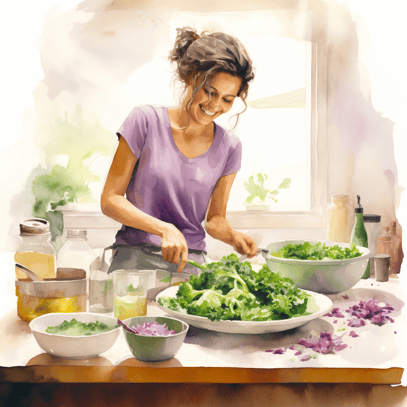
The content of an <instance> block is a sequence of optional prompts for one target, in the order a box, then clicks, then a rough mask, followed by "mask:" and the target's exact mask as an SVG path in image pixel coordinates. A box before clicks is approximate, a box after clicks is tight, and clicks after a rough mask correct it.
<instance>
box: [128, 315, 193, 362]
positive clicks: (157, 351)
mask: <svg viewBox="0 0 407 407" xmlns="http://www.w3.org/2000/svg"><path fill="white" fill-rule="evenodd" d="M123 322H124V323H125V324H126V325H128V326H130V327H136V326H137V325H143V324H144V323H145V322H157V323H159V324H161V325H163V324H166V325H167V328H168V329H169V330H174V331H175V332H176V334H175V335H168V336H147V335H137V334H133V333H131V332H129V331H127V330H126V329H124V328H122V329H123V333H124V337H125V339H126V342H127V345H128V347H129V349H130V351H131V353H132V354H133V356H134V357H135V358H137V359H138V360H140V361H142V362H160V361H163V360H168V359H172V358H173V357H174V356H175V355H176V354H177V353H178V351H179V350H180V349H181V346H182V344H183V342H184V339H185V336H186V334H187V332H188V329H189V325H188V324H187V323H185V322H183V321H180V320H179V319H176V318H170V317H157V316H156V317H148V316H146V317H133V318H128V319H126V320H124V321H123Z"/></svg>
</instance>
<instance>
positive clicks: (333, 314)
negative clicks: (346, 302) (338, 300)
mask: <svg viewBox="0 0 407 407" xmlns="http://www.w3.org/2000/svg"><path fill="white" fill-rule="evenodd" d="M324 317H336V318H345V315H343V314H342V313H341V312H340V311H339V308H333V309H332V311H331V312H328V313H327V314H325V315H324Z"/></svg>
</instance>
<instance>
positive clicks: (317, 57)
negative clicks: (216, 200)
mask: <svg viewBox="0 0 407 407" xmlns="http://www.w3.org/2000/svg"><path fill="white" fill-rule="evenodd" d="M309 99H310V102H311V113H310V121H311V122H310V161H311V162H310V168H311V171H310V178H311V179H310V210H308V211H248V210H227V212H226V217H227V219H228V221H229V222H230V223H231V225H232V227H233V228H235V229H289V228H290V229H301V228H311V229H313V228H325V227H326V212H327V210H326V207H327V205H326V203H327V193H328V175H327V171H328V162H327V102H326V101H327V53H326V46H325V44H324V43H323V42H322V41H321V40H319V41H318V42H317V41H316V40H314V39H311V95H310V97H309Z"/></svg>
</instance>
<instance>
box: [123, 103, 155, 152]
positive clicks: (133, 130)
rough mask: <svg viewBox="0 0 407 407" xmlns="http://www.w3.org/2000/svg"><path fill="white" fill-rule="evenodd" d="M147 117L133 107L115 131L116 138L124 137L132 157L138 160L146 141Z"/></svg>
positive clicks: (141, 109)
mask: <svg viewBox="0 0 407 407" xmlns="http://www.w3.org/2000/svg"><path fill="white" fill-rule="evenodd" d="M147 130H148V117H147V114H146V112H145V111H144V110H143V108H142V107H135V108H134V109H133V110H132V111H131V112H130V114H129V115H128V116H127V117H126V119H125V120H124V122H123V124H122V125H121V127H120V128H119V130H118V131H117V133H116V134H117V136H118V137H120V136H122V137H124V139H125V140H126V141H127V144H128V145H129V147H130V150H131V151H132V153H133V154H134V156H135V157H136V158H137V159H139V158H140V154H141V151H142V150H143V146H144V143H145V140H146V135H147Z"/></svg>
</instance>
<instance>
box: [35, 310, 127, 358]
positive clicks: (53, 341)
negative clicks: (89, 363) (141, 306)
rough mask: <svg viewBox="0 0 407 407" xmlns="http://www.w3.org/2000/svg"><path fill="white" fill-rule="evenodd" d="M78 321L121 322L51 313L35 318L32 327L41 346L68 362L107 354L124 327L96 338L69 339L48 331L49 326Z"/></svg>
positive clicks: (89, 315) (96, 316) (84, 314)
mask: <svg viewBox="0 0 407 407" xmlns="http://www.w3.org/2000/svg"><path fill="white" fill-rule="evenodd" d="M72 318H75V319H76V320H77V321H79V322H84V323H89V322H96V321H99V322H103V323H105V324H109V325H112V324H115V323H117V318H114V317H111V316H108V315H102V314H95V313H90V312H72V313H49V314H45V315H41V316H40V317H37V318H35V319H33V320H32V321H31V322H30V324H29V327H30V329H31V331H32V333H33V335H34V338H35V339H36V340H37V343H38V345H40V347H41V348H42V349H44V350H45V351H46V352H48V353H50V354H51V355H53V356H56V357H60V358H66V359H89V358H93V357H96V356H99V355H100V354H101V353H103V352H106V351H107V350H108V349H110V348H111V347H112V346H113V344H114V343H115V342H116V340H117V337H118V336H119V334H120V326H118V327H117V328H115V329H113V330H112V331H109V332H103V333H100V334H96V335H84V336H67V335H57V334H49V333H47V332H45V330H46V328H47V327H49V326H54V325H59V324H61V323H62V322H64V321H65V320H66V321H70V320H71V319H72Z"/></svg>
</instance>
